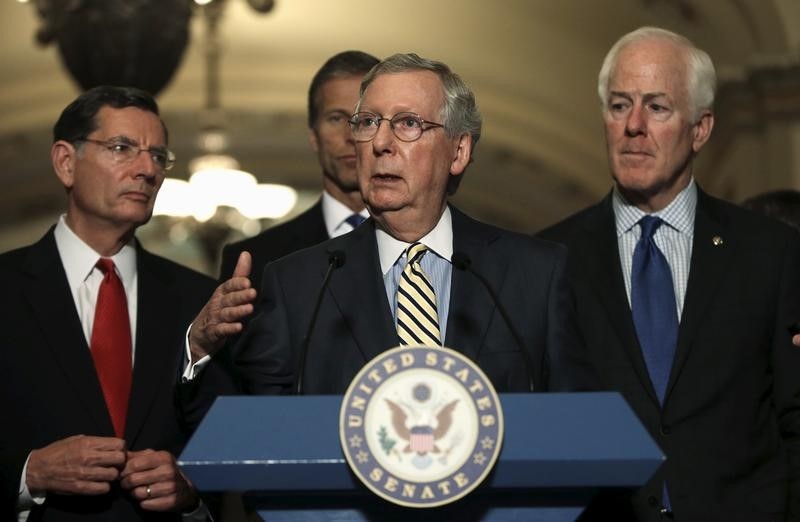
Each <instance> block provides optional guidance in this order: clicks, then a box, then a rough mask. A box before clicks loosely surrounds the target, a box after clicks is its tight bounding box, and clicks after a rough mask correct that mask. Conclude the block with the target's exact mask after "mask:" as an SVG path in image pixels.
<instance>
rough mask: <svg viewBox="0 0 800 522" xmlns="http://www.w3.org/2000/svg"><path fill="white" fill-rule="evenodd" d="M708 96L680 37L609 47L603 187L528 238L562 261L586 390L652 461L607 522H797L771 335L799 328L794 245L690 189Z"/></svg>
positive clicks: (780, 352)
mask: <svg viewBox="0 0 800 522" xmlns="http://www.w3.org/2000/svg"><path fill="white" fill-rule="evenodd" d="M715 81H716V80H715V72H714V66H713V64H712V62H711V59H710V58H709V56H708V55H707V54H706V53H705V52H704V51H702V50H700V49H698V48H697V47H695V46H694V44H692V42H690V41H689V40H687V39H686V38H684V37H682V36H680V35H677V34H675V33H672V32H669V31H665V30H663V29H658V28H652V27H644V28H641V29H638V30H636V31H634V32H632V33H630V34H627V35H625V36H624V37H622V38H621V39H620V40H619V41H618V42H617V43H616V44H615V45H614V46H613V47H612V49H611V50H610V52H609V53H608V55H607V57H606V59H605V62H604V63H603V66H602V69H601V71H600V75H599V82H598V92H599V95H600V100H601V103H602V114H603V121H604V124H605V133H606V143H607V152H608V161H609V166H610V170H611V174H612V177H613V179H614V182H615V183H614V188H613V190H612V191H611V193H610V194H609V195H608V196H607V197H606V198H604V199H603V200H602V201H601V202H600V203H598V204H596V205H594V206H592V207H590V208H588V209H585V210H583V211H581V212H579V213H577V214H576V215H574V216H572V217H569V218H568V219H566V220H565V221H563V222H561V223H559V224H557V225H555V226H553V227H551V228H549V229H547V230H545V231H544V232H543V233H542V234H541V235H542V237H545V238H548V239H552V240H555V241H559V242H562V243H564V244H566V245H567V246H568V248H569V250H570V256H569V262H568V267H567V273H568V276H569V278H570V280H571V283H572V285H573V287H574V290H575V292H576V306H577V310H578V319H579V323H580V328H581V332H582V334H583V336H584V338H585V340H586V343H587V345H588V349H589V352H590V357H591V358H592V359H593V360H594V365H595V370H596V371H597V373H598V377H599V378H600V379H601V382H602V385H603V386H604V387H606V388H608V389H614V390H619V391H620V392H621V393H622V394H623V395H624V396H625V398H626V399H627V401H628V402H629V403H630V405H631V407H632V408H633V409H634V411H635V412H636V413H637V415H638V416H639V418H640V419H641V420H642V422H643V423H644V425H645V427H646V428H647V429H648V431H649V432H650V434H651V435H652V436H653V438H654V439H655V440H656V442H657V443H658V445H659V446H660V447H661V448H662V450H663V451H664V453H665V454H666V456H667V460H666V462H665V464H664V465H663V466H662V467H661V469H660V470H659V472H658V473H656V475H655V476H654V477H652V478H651V480H650V481H649V482H648V483H647V484H646V485H645V486H644V487H643V488H642V489H640V490H639V491H637V492H636V493H635V494H634V495H633V496H632V508H633V511H632V512H631V509H630V508H631V504H630V503H629V502H628V501H627V500H625V499H622V501H620V502H617V503H615V502H613V501H612V502H611V504H612V506H611V509H612V510H613V511H614V514H613V518H604V519H608V520H610V519H613V520H621V519H628V518H636V519H638V520H647V521H656V520H663V519H671V518H674V519H676V520H679V521H687V520H688V521H704V522H707V521H717V520H718V521H726V522H730V521H735V520H741V521H748V522H753V521H762V520H763V521H767V520H785V519H789V520H796V519H797V517H799V516H800V378H798V375H800V350H798V349H797V348H796V347H794V346H792V337H791V335H790V334H789V333H788V331H787V326H788V325H789V324H790V323H792V322H793V321H797V319H798V318H800V270H798V266H800V237H798V234H797V233H796V232H795V231H793V230H791V229H790V228H789V227H786V226H783V225H782V224H779V223H774V222H772V221H768V220H766V219H764V218H762V217H760V216H757V215H755V214H753V213H750V212H748V211H746V210H743V209H741V208H739V207H737V206H734V205H731V204H729V203H726V202H723V201H721V200H718V199H715V198H713V197H711V196H709V195H708V194H706V193H705V192H703V191H702V190H701V189H700V187H699V186H698V184H697V183H696V182H695V181H694V178H693V174H692V162H693V159H694V157H695V155H696V154H697V153H698V152H699V151H700V149H701V148H702V147H703V146H704V145H705V143H706V142H707V141H708V139H709V137H710V135H711V130H712V128H713V124H714V114H713V111H712V104H713V100H714V89H715ZM625 496H626V497H627V496H628V495H625ZM607 507H608V506H607ZM605 516H606V517H607V516H608V515H605ZM587 518H588V517H587Z"/></svg>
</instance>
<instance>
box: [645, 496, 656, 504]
mask: <svg viewBox="0 0 800 522" xmlns="http://www.w3.org/2000/svg"><path fill="white" fill-rule="evenodd" d="M647 503H648V504H650V505H651V506H657V505H658V499H657V498H656V497H654V496H653V495H650V496H649V497H647Z"/></svg>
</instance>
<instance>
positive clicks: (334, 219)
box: [322, 190, 369, 237]
mask: <svg viewBox="0 0 800 522" xmlns="http://www.w3.org/2000/svg"><path fill="white" fill-rule="evenodd" d="M356 213H357V214H360V215H361V217H363V218H364V219H366V218H368V217H369V212H367V209H365V208H362V209H361V212H353V211H352V210H350V208H349V207H348V206H347V205H345V204H344V203H342V202H341V201H339V200H338V199H336V198H334V197H333V196H331V195H330V194H328V192H327V191H325V190H323V191H322V218H323V219H324V220H325V228H326V229H328V237H337V236H341V235H343V234H347V233H348V232H350V231H351V230H353V225H351V224H350V223H348V222H347V218H349V217H350V216H352V215H353V214H356Z"/></svg>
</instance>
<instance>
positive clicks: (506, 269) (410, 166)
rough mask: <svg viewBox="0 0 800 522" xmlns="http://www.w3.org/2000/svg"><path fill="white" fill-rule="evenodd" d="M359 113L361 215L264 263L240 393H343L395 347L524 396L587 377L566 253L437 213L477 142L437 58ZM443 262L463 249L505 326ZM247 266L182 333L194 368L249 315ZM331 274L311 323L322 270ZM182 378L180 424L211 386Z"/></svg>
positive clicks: (366, 99)
mask: <svg viewBox="0 0 800 522" xmlns="http://www.w3.org/2000/svg"><path fill="white" fill-rule="evenodd" d="M356 110H357V112H356V114H355V115H354V116H353V118H352V119H351V126H352V128H353V136H354V139H355V141H356V153H357V155H358V180H359V186H360V190H361V194H362V196H363V198H364V201H365V202H366V205H367V208H368V209H369V212H370V214H371V216H372V219H370V220H369V221H368V222H367V223H365V224H364V225H362V226H361V227H359V228H357V229H356V230H354V231H353V232H351V233H349V234H346V235H344V236H341V237H338V238H334V239H331V240H329V241H327V242H325V243H322V244H320V245H317V246H315V247H312V248H309V249H306V250H304V251H301V252H297V253H295V254H292V255H290V256H287V257H286V258H284V259H281V260H278V261H275V262H273V263H270V264H268V265H267V268H266V269H265V271H264V278H263V280H262V284H261V289H260V296H261V312H260V314H259V315H258V316H256V317H255V318H254V319H253V320H252V321H250V323H249V324H248V326H247V329H246V330H245V332H244V334H243V335H242V337H241V341H240V343H239V344H238V345H237V346H235V347H234V349H235V350H236V353H235V358H236V363H237V365H238V369H239V370H240V372H241V375H242V377H243V380H242V382H243V388H244V391H246V392H249V393H293V392H296V391H297V388H296V387H297V380H298V377H299V376H300V377H302V380H303V383H304V384H303V387H302V390H301V391H302V392H304V393H315V394H317V393H342V392H344V391H345V389H346V387H347V385H348V383H349V382H350V380H351V379H352V378H353V376H354V375H355V374H356V372H357V371H358V370H359V369H360V368H361V367H362V366H363V365H364V364H365V363H366V362H367V361H368V360H369V359H371V358H372V357H373V356H375V355H376V354H378V353H380V352H382V351H384V350H386V349H388V348H391V347H394V346H396V345H398V344H428V345H441V344H445V345H447V346H450V347H452V348H454V349H456V350H460V351H462V352H463V353H465V354H466V355H468V356H469V357H471V358H472V359H473V360H475V361H477V362H478V364H479V365H480V366H481V367H482V368H483V370H484V371H485V372H486V373H487V375H488V376H489V378H490V379H491V380H492V382H493V383H494V385H495V386H496V387H497V389H498V390H499V391H527V390H529V389H530V387H531V381H532V384H533V388H534V389H535V390H539V391H544V390H566V389H572V388H574V387H575V386H576V385H577V383H581V382H586V381H587V380H588V378H586V377H584V376H583V375H582V373H581V372H582V371H583V370H585V368H586V367H585V366H583V365H582V364H581V362H582V360H581V355H582V344H581V342H580V340H579V339H577V338H575V337H574V335H575V328H574V325H573V323H572V317H573V315H572V312H573V310H572V307H571V302H570V294H569V291H568V288H567V286H566V281H565V277H564V274H563V270H564V266H565V262H566V259H565V251H564V250H562V248H561V247H559V246H557V245H555V244H553V243H550V242H545V241H541V240H538V239H533V238H530V237H526V236H523V235H519V234H514V233H512V232H508V231H505V230H501V229H498V228H496V227H493V226H490V225H486V224H483V223H479V222H477V221H475V220H473V219H471V218H469V217H467V216H466V215H464V214H463V213H461V212H460V211H458V210H457V209H455V208H454V207H452V206H449V205H448V203H447V199H448V195H449V194H452V193H454V192H455V189H456V183H457V182H458V181H459V179H460V178H461V177H462V175H463V174H464V171H465V169H466V167H467V165H468V164H469V162H470V158H471V155H472V151H473V147H474V145H475V143H476V142H477V140H478V138H479V136H480V128H481V117H480V113H479V112H478V109H477V106H476V103H475V99H474V96H473V94H472V92H471V91H470V90H469V88H468V87H467V86H466V85H465V84H464V82H463V81H462V80H461V79H460V78H459V77H458V76H457V75H456V74H454V73H453V72H452V71H451V70H450V69H449V68H448V67H447V66H446V65H445V64H443V63H441V62H435V61H432V60H426V59H423V58H420V57H419V56H416V55H414V54H398V55H394V56H392V57H390V58H388V59H386V60H385V61H383V62H381V63H380V64H379V65H377V66H376V67H375V68H373V69H372V71H370V73H368V74H367V76H365V77H364V80H363V82H362V86H361V94H360V101H359V105H358V107H357V109H356ZM439 122H441V123H439ZM409 252H411V254H409ZM454 253H461V259H462V261H461V262H460V263H459V266H462V267H463V265H466V264H470V263H471V266H470V267H471V268H472V269H474V270H475V271H476V272H478V273H480V274H481V275H483V276H484V277H486V278H487V279H488V282H489V283H488V284H489V286H491V287H492V288H493V289H494V290H495V291H496V292H497V293H498V295H499V301H500V302H501V303H503V304H504V306H505V308H507V309H508V311H509V316H510V323H511V324H508V323H506V322H505V321H504V320H503V318H502V316H501V314H500V313H499V311H498V307H497V305H496V303H495V302H493V300H492V299H491V297H490V296H489V293H488V292H487V289H486V288H484V287H483V286H482V285H481V283H480V281H479V280H478V279H477V277H476V276H475V274H472V273H469V272H467V271H461V270H459V269H458V267H455V268H454V265H453V264H451V257H452V256H453V254H454ZM409 255H410V256H411V258H410V261H407V258H408V257H409ZM248 261H249V259H248V256H247V254H246V253H245V254H243V255H242V257H241V258H240V260H239V264H238V266H237V269H236V271H235V277H233V278H232V279H231V280H229V281H227V282H226V283H224V284H223V285H221V286H220V287H219V288H218V290H217V291H216V292H215V295H214V296H213V297H212V299H211V300H210V301H209V303H208V304H207V305H206V307H204V309H203V311H202V312H201V313H200V315H199V316H198V318H197V319H196V320H195V322H194V325H193V326H192V328H191V332H190V335H189V338H190V346H191V357H192V360H193V362H195V363H196V365H202V364H203V361H204V360H207V359H208V354H213V353H214V352H215V350H217V349H218V347H219V346H220V344H221V342H222V341H223V339H224V336H225V335H226V334H230V333H235V332H236V331H238V330H239V329H240V328H241V325H239V324H237V323H236V320H237V318H238V317H241V315H242V314H244V313H246V312H247V311H248V310H249V309H250V307H251V305H250V304H248V300H249V299H251V298H252V297H253V293H254V292H253V289H251V288H249V284H248V280H247V279H246V277H245V276H246V274H247V268H248V266H247V265H248ZM337 265H342V266H340V267H339V268H334V269H333V272H332V274H331V278H330V284H329V285H328V287H327V289H326V290H325V293H324V294H323V297H322V301H321V308H320V311H319V315H318V318H317V321H316V324H315V325H314V326H313V328H310V325H309V320H310V317H311V315H312V311H313V308H314V305H315V301H316V299H317V295H318V293H319V292H320V289H321V287H322V285H323V278H324V275H325V273H326V271H327V270H328V269H329V266H333V267H336V266H337ZM409 272H414V273H415V275H414V277H422V278H424V280H425V281H426V282H425V283H424V286H425V287H426V288H428V293H429V294H428V295H429V302H428V304H427V305H424V306H425V307H426V310H427V312H428V316H427V317H426V318H425V320H422V319H421V318H419V316H418V314H414V313H412V312H410V311H409V310H410V309H411V308H412V307H419V306H423V305H422V303H421V302H420V301H419V300H413V299H410V298H409V297H408V296H407V295H406V294H405V290H403V289H404V288H405V287H407V283H406V282H405V280H406V279H407V278H410V277H411V276H409V275H408V273H409ZM410 316H414V317H415V318H416V319H409V317H410ZM415 320H419V322H418V323H416V326H415V325H413V324H410V322H414V321H415ZM513 328H516V329H518V330H519V332H520V340H519V342H518V341H517V340H515V335H514V333H513V330H512V329H513ZM307 335H310V342H309V345H308V350H307V354H306V361H307V362H306V364H305V365H304V367H301V363H300V359H301V358H302V356H303V345H304V342H305V341H304V340H305V339H306V336H307ZM195 370H197V368H195ZM188 377H190V378H191V377H194V381H191V382H190V383H187V384H186V385H185V386H187V387H188V386H194V387H195V390H196V391H197V395H196V396H195V397H194V398H195V399H196V398H197V397H200V398H201V399H200V400H197V401H196V402H195V403H194V406H198V405H199V406H200V407H199V410H196V411H190V412H189V414H190V416H191V415H192V414H193V413H197V416H199V415H201V414H202V413H203V411H204V406H203V404H204V403H203V400H202V397H203V395H204V393H206V394H207V395H211V396H213V390H212V391H211V392H208V390H203V388H204V386H203V378H204V375H203V373H202V371H201V372H200V374H199V375H197V374H196V373H195V374H194V375H189V376H188ZM195 381H197V382H195ZM206 404H207V401H206ZM198 411H199V413H198ZM197 416H196V417H195V420H196V419H197Z"/></svg>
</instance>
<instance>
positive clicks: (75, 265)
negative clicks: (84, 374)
mask: <svg viewBox="0 0 800 522" xmlns="http://www.w3.org/2000/svg"><path fill="white" fill-rule="evenodd" d="M54 234H55V239H56V248H58V254H59V256H60V257H61V263H62V264H63V265H64V271H65V272H66V273H67V282H68V283H69V289H70V291H71V292H72V299H73V301H75V309H76V310H77V311H78V317H79V318H80V320H81V326H82V327H83V333H84V335H85V336H86V344H91V339H92V327H93V326H94V309H95V303H97V293H98V292H99V290H100V283H101V282H102V281H103V272H102V271H101V270H100V269H99V268H97V267H96V266H95V265H96V264H97V261H98V260H99V259H100V258H101V257H103V256H101V255H100V254H98V253H97V252H95V251H94V249H92V247H90V246H89V245H87V244H86V243H85V242H84V241H83V240H82V239H81V238H79V237H78V236H77V235H76V234H75V232H73V231H72V230H71V229H70V228H69V226H68V225H67V222H66V220H65V218H64V216H63V215H62V216H61V218H59V220H58V224H56V229H55V231H54ZM111 259H112V260H113V261H114V265H115V267H116V272H117V276H119V278H120V280H121V281H122V286H123V287H124V288H125V297H126V298H127V301H128V317H129V318H130V323H131V347H132V350H131V356H132V357H133V354H134V352H135V350H136V304H137V292H136V288H137V286H136V285H137V279H138V276H137V272H136V247H135V246H134V245H133V240H131V241H130V242H129V243H128V244H127V245H125V246H123V247H122V248H121V249H120V251H119V252H117V253H116V254H114V255H113V256H111ZM134 360H135V358H134ZM131 362H133V361H131Z"/></svg>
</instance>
